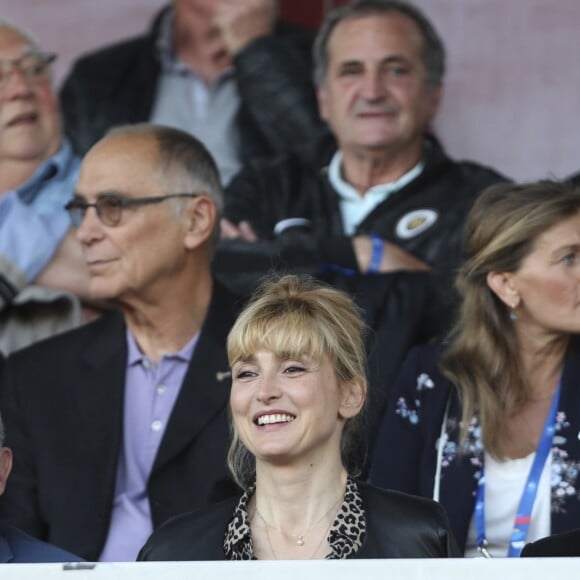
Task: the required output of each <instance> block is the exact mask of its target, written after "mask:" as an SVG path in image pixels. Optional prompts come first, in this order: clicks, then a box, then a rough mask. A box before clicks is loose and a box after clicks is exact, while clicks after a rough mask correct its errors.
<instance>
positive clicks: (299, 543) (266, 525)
mask: <svg viewBox="0 0 580 580" xmlns="http://www.w3.org/2000/svg"><path fill="white" fill-rule="evenodd" d="M341 497H342V496H341ZM339 499H340V498H339ZM334 506H336V509H337V511H338V505H337V504H334ZM334 506H333V507H334ZM331 509H332V508H331ZM256 513H257V514H258V516H260V519H261V520H262V521H263V522H264V528H265V530H266V540H268V547H269V548H270V552H272V556H273V557H274V560H278V556H277V555H276V552H274V546H272V540H270V532H269V531H268V528H270V527H272V528H274V526H270V524H269V523H268V522H267V521H266V520H265V519H264V518H263V517H262V514H261V513H260V512H259V511H258V509H257V508H256ZM329 513H330V511H328V512H326V513H325V514H324V516H327V515H328V514H329ZM324 516H322V518H320V519H319V520H318V521H317V522H316V523H315V524H313V525H311V526H310V527H309V528H308V530H306V531H305V532H304V534H307V533H308V532H309V531H310V530H311V529H312V528H313V527H315V526H316V525H317V524H319V523H320V522H321V521H322V520H323V518H324ZM333 521H334V517H332V518H331V519H330V521H329V523H328V526H327V527H326V529H325V530H324V533H323V534H322V537H321V538H320V541H319V542H318V544H316V548H314V551H313V552H312V554H310V555H309V556H308V558H305V560H312V558H313V557H314V556H315V555H316V552H318V550H319V549H320V546H322V542H323V541H324V540H325V539H326V538H327V537H328V533H329V532H330V528H331V527H332V523H333ZM274 529H275V530H277V528H274ZM277 531H279V530H277ZM304 534H300V535H299V536H298V540H297V541H296V545H297V546H304Z"/></svg>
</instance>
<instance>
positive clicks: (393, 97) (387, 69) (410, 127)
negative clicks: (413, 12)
mask: <svg viewBox="0 0 580 580" xmlns="http://www.w3.org/2000/svg"><path fill="white" fill-rule="evenodd" d="M422 50H423V38H422V37H421V33H420V31H419V29H418V27H417V26H416V24H415V23H414V22H413V21H412V20H410V19H409V18H408V17H406V16H404V15H401V14H396V13H395V14H389V15H382V16H374V15H373V16H365V17H361V18H354V19H350V20H344V21H342V22H341V23H340V24H338V25H337V27H336V28H335V29H334V31H333V32H332V34H331V37H330V39H329V43H328V55H329V66H328V72H327V76H326V81H325V83H324V85H323V86H322V87H320V89H319V103H320V110H321V114H322V116H323V118H324V119H325V120H326V121H327V122H328V123H329V125H330V127H331V128H332V130H333V132H334V134H335V135H336V138H337V140H338V142H339V145H340V148H341V149H342V150H343V151H344V150H348V151H352V152H354V153H356V152H360V151H362V150H375V151H377V152H379V151H381V150H382V151H385V152H387V151H389V152H391V153H392V152H399V151H401V150H403V149H405V148H407V147H414V146H416V145H417V142H418V141H419V140H420V139H421V136H422V134H423V132H424V130H425V128H426V126H427V125H428V123H429V121H430V120H431V119H432V117H433V116H434V115H435V113H436V111H437V107H438V104H439V97H440V90H439V89H438V88H433V87H430V86H429V85H428V83H427V71H426V68H425V64H424V62H423V57H422Z"/></svg>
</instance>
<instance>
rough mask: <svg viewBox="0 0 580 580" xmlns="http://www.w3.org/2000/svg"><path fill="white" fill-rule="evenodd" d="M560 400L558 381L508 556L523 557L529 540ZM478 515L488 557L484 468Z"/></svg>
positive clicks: (483, 549) (481, 550)
mask: <svg viewBox="0 0 580 580" xmlns="http://www.w3.org/2000/svg"><path fill="white" fill-rule="evenodd" d="M559 400H560V384H558V388H557V389H556V392H555V393H554V396H553V398H552V405H551V407H550V411H549V412H548V416H547V417H546V422H545V423H544V429H543V431H542V435H541V437H540V441H539V443H538V448H537V449H536V456H535V457H534V462H533V463H532V467H531V468H530V473H529V474H528V478H527V480H526V485H525V487H524V490H523V492H522V497H521V499H520V503H519V505H518V511H517V512H516V517H515V520H514V526H513V531H512V536H511V540H510V544H509V548H508V553H507V557H508V558H517V557H519V555H520V553H521V551H522V549H523V547H524V545H525V543H526V536H527V535H528V528H529V527H530V522H531V520H532V509H533V507H534V502H535V500H536V495H537V493H538V484H539V483H540V477H541V476H542V471H543V470H544V465H545V464H546V459H547V458H548V455H549V453H550V450H551V449H552V441H553V439H554V424H555V421H556V412H557V411H558V403H559ZM474 518H475V528H476V530H477V550H478V551H479V553H480V554H481V555H482V556H483V557H484V558H491V555H490V553H489V551H488V549H487V548H488V542H487V537H486V535H485V471H484V468H482V470H481V477H480V479H479V483H478V486H477V495H476V499H475V512H474Z"/></svg>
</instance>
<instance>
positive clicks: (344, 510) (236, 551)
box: [224, 477, 367, 560]
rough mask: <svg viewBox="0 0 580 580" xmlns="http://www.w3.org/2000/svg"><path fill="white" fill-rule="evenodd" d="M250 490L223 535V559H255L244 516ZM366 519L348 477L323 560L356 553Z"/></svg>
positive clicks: (355, 485)
mask: <svg viewBox="0 0 580 580" xmlns="http://www.w3.org/2000/svg"><path fill="white" fill-rule="evenodd" d="M253 493H254V488H250V489H249V490H248V491H247V492H246V493H244V495H242V497H241V498H240V500H239V501H238V503H237V505H236V509H235V510H234V514H233V517H232V519H231V520H230V523H229V524H228V527H227V529H226V535H225V537H224V552H225V555H226V559H227V560H256V556H254V544H253V542H252V531H251V528H250V519H249V516H248V501H249V500H250V498H251V497H252V495H253ZM366 527H367V520H366V515H365V512H364V509H363V505H362V499H361V496H360V493H359V490H358V485H357V483H356V481H355V480H354V479H352V478H350V477H349V478H348V479H347V482H346V490H345V493H344V499H343V501H342V504H341V506H340V508H339V509H338V512H337V514H336V517H335V518H334V522H333V523H332V527H331V528H330V532H329V534H328V543H329V544H330V552H329V553H328V554H327V556H326V559H327V560H340V559H344V558H348V557H349V556H351V555H352V554H356V553H357V552H358V550H360V547H361V546H362V542H363V539H364V536H365V533H366Z"/></svg>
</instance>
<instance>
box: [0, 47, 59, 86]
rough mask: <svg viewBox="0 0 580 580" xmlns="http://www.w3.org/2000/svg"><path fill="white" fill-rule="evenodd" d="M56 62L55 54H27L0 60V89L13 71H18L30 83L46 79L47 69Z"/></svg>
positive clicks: (6, 82)
mask: <svg viewBox="0 0 580 580" xmlns="http://www.w3.org/2000/svg"><path fill="white" fill-rule="evenodd" d="M55 60H56V54H52V53H50V54H48V53H46V54H45V53H43V52H28V53H27V54H24V55H23V56H21V57H20V58H15V59H14V60H6V59H0V88H4V87H5V86H6V85H7V84H8V80H9V79H10V77H11V75H12V73H13V72H14V69H18V70H19V71H20V72H21V73H22V74H23V75H24V77H25V78H26V80H27V81H29V82H30V83H39V82H42V81H44V80H46V79H47V77H48V68H49V66H50V65H51V64H52V63H53V62H54V61H55Z"/></svg>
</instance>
